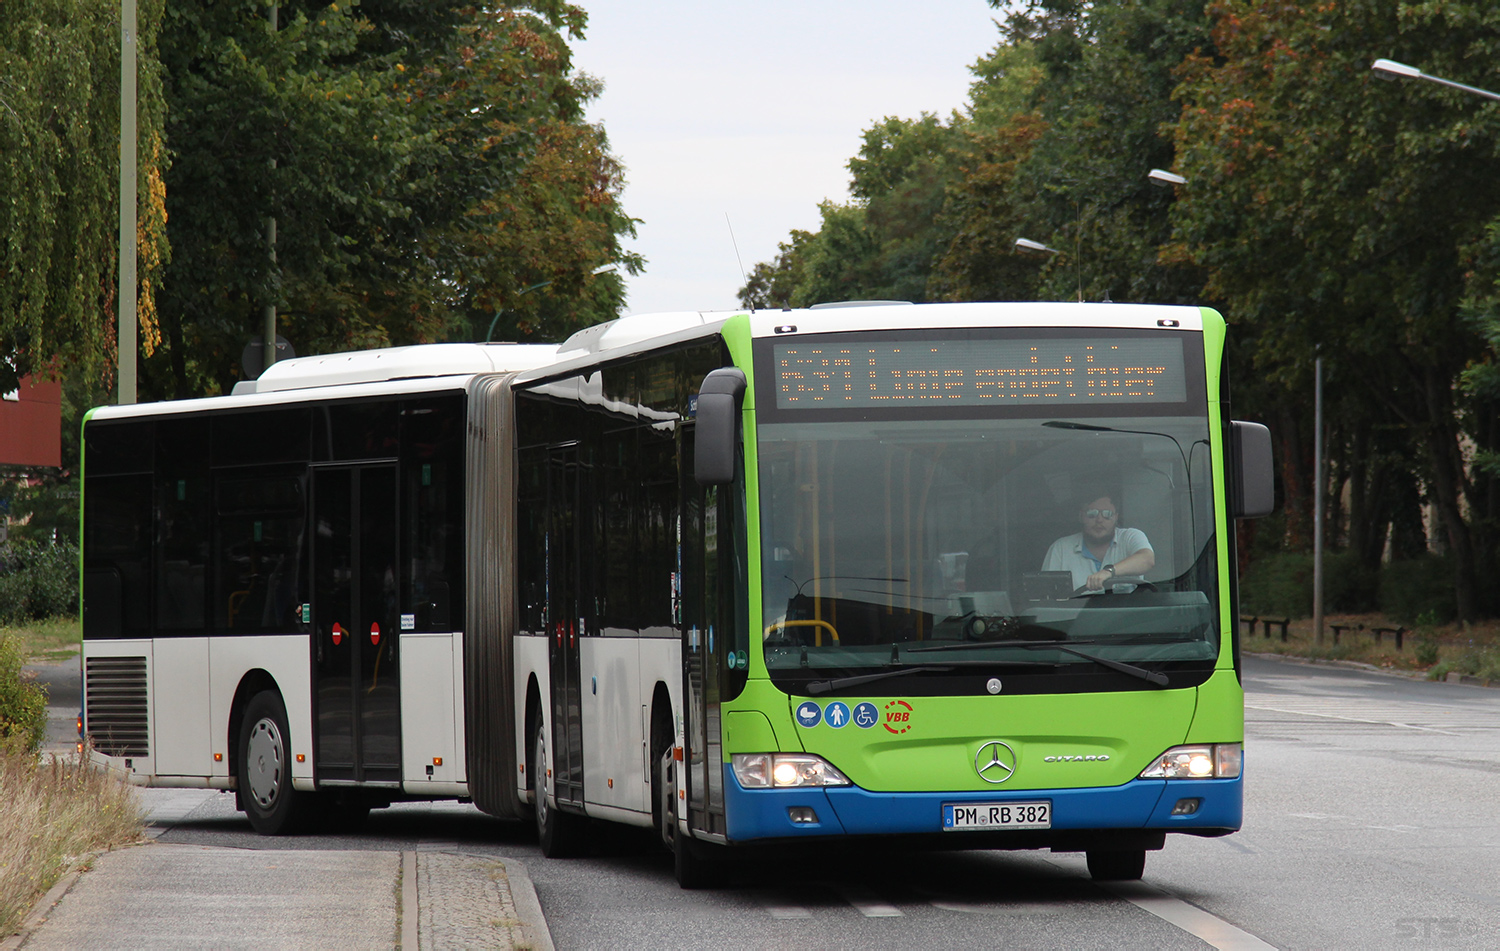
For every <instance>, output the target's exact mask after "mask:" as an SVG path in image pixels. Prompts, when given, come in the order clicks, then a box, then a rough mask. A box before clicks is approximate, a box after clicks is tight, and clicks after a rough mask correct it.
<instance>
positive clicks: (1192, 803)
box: [1172, 799, 1203, 816]
mask: <svg viewBox="0 0 1500 951" xmlns="http://www.w3.org/2000/svg"><path fill="white" fill-rule="evenodd" d="M1201 805H1203V800H1202V799H1179V800H1177V805H1175V806H1173V807H1172V815H1174V816H1190V815H1192V814H1193V813H1195V812H1197V811H1198V807H1199V806H1201Z"/></svg>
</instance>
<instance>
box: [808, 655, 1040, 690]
mask: <svg viewBox="0 0 1500 951" xmlns="http://www.w3.org/2000/svg"><path fill="white" fill-rule="evenodd" d="M1056 666H1057V665H1056V664H1048V663H1045V662H1042V661H1034V660H1000V661H994V660H960V661H954V662H952V663H948V664H943V665H942V666H940V667H938V666H926V667H903V668H901V669H900V670H883V671H881V672H880V673H878V674H857V675H855V676H853V677H835V678H834V679H832V680H814V681H810V682H809V683H807V684H806V685H804V687H803V690H805V691H806V692H807V695H808V696H810V697H816V696H821V695H822V694H825V693H832V692H833V691H835V690H843V689H844V688H845V687H859V686H863V685H864V684H870V683H875V682H877V681H880V680H886V679H888V678H891V677H905V676H906V675H907V674H920V673H923V672H928V671H931V672H936V673H946V672H947V671H950V670H952V669H953V668H955V667H984V668H987V669H993V668H995V667H1056Z"/></svg>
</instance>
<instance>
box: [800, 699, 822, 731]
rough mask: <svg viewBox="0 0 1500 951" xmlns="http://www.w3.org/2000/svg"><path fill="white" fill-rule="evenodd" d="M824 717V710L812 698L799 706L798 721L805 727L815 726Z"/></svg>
mask: <svg viewBox="0 0 1500 951" xmlns="http://www.w3.org/2000/svg"><path fill="white" fill-rule="evenodd" d="M821 719H823V711H822V710H821V709H820V708H819V707H818V705H817V704H816V703H813V702H812V701H811V700H808V701H806V702H805V703H803V704H802V705H801V706H800V707H798V708H797V723H798V724H799V725H801V726H805V727H814V726H817V725H818V721H819V720H821Z"/></svg>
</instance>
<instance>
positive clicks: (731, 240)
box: [724, 211, 755, 314]
mask: <svg viewBox="0 0 1500 951" xmlns="http://www.w3.org/2000/svg"><path fill="white" fill-rule="evenodd" d="M724 224H725V225H726V226H727V227H728V228H729V243H730V244H732V245H733V246H734V260H735V263H736V264H738V265H739V266H740V280H741V281H744V282H745V286H747V287H748V286H749V285H750V279H749V278H748V277H746V276H745V262H744V260H743V259H742V258H741V257H740V243H739V242H738V241H736V240H734V225H733V224H732V223H730V221H729V212H727V211H726V212H724ZM750 313H752V314H753V313H755V305H754V304H751V305H750Z"/></svg>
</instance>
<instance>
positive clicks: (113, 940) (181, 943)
mask: <svg viewBox="0 0 1500 951" xmlns="http://www.w3.org/2000/svg"><path fill="white" fill-rule="evenodd" d="M59 892H62V894H58V893H59ZM123 947H129V948H138V949H161V951H166V949H182V948H244V949H251V948H253V949H257V951H261V949H280V948H285V949H298V951H301V949H307V948H326V949H341V951H342V949H389V948H396V947H400V948H402V949H403V951H413V949H417V951H429V949H431V951H440V949H458V948H463V949H468V948H530V949H535V951H544V949H550V948H551V947H552V940H551V937H550V935H549V934H548V931H547V925H546V922H545V920H544V919H543V918H542V914H541V906H540V904H538V902H537V900H536V892H535V889H533V887H532V885H531V880H530V878H529V877H528V876H527V875H526V872H525V869H524V868H523V867H522V866H521V864H520V863H519V862H516V861H514V860H511V859H500V860H497V859H490V858H483V857H479V856H473V855H464V854H460V853H454V852H370V851H279V850H278V851H270V850H249V849H232V848H219V847H213V846H200V845H176V844H163V843H157V842H153V843H150V844H147V845H141V846H136V847H132V848H127V849H121V850H119V851H115V852H109V853H105V854H102V855H99V856H98V857H96V858H95V859H94V861H93V864H92V867H91V868H90V869H89V870H88V871H86V872H84V873H83V874H82V875H79V876H76V877H74V878H72V879H71V880H66V879H65V880H64V882H63V883H61V886H60V888H58V889H54V891H53V893H52V894H50V895H48V897H47V898H46V899H44V900H43V902H42V903H41V905H40V906H39V907H38V908H37V909H36V910H35V911H34V912H33V917H32V920H31V921H29V922H28V930H27V931H24V932H23V933H22V934H21V935H20V936H18V937H16V938H10V939H8V940H6V941H0V951H12V949H13V948H14V949H19V948H24V949H25V951H52V949H65V951H90V949H101V951H103V949H109V951H113V949H117V948H123Z"/></svg>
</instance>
